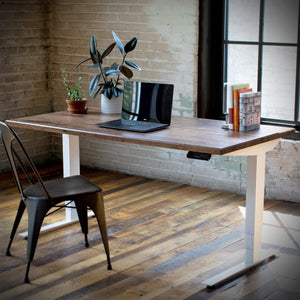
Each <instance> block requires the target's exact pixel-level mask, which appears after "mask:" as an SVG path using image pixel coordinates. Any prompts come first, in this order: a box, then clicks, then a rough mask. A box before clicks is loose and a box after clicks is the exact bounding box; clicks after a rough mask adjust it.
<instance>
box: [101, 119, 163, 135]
mask: <svg viewBox="0 0 300 300" xmlns="http://www.w3.org/2000/svg"><path fill="white" fill-rule="evenodd" d="M97 125H98V126H100V127H105V128H113V129H120V130H129V131H138V132H147V131H153V130H156V129H160V128H164V127H167V126H168V125H167V124H161V123H152V122H144V121H133V120H122V119H119V120H113V121H108V122H104V123H99V124H97Z"/></svg>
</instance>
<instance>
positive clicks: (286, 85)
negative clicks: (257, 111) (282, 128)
mask: <svg viewBox="0 0 300 300" xmlns="http://www.w3.org/2000/svg"><path fill="white" fill-rule="evenodd" d="M296 57H297V48H296V47H278V46H277V47H274V46H264V47H263V73H262V74H263V77H262V117H265V118H274V119H282V120H294V110H295V84H296Z"/></svg>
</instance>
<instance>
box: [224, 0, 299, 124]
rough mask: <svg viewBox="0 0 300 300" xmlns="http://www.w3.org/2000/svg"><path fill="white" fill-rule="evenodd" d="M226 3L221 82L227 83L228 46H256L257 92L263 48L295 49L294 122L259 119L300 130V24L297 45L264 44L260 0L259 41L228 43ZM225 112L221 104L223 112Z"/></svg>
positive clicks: (226, 7) (262, 14)
mask: <svg viewBox="0 0 300 300" xmlns="http://www.w3.org/2000/svg"><path fill="white" fill-rule="evenodd" d="M228 1H229V0H223V1H222V2H224V5H223V8H224V42H223V49H224V53H223V57H224V62H223V64H224V65H223V82H227V66H228V62H227V59H228V55H227V53H228V45H230V44H236V45H257V46H258V63H257V65H258V70H257V75H258V76H257V90H258V91H261V90H262V66H263V47H264V46H293V47H297V58H296V64H297V65H296V85H295V108H294V120H293V121H289V120H282V119H273V118H261V123H262V124H273V125H284V126H290V127H295V128H296V129H297V130H300V113H299V105H300V103H299V102H300V100H299V96H300V22H298V24H299V25H298V37H297V39H298V40H297V43H279V42H264V41H263V26H264V9H265V0H260V11H259V14H260V15H259V20H260V21H259V39H258V41H257V42H253V41H230V40H229V39H228V21H227V20H228ZM298 20H299V21H300V3H299V12H298ZM222 98H223V99H224V101H223V103H225V102H226V100H225V95H224V94H223V97H222ZM224 110H225V107H224V104H223V112H224Z"/></svg>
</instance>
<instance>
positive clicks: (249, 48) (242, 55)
mask: <svg viewBox="0 0 300 300" xmlns="http://www.w3.org/2000/svg"><path fill="white" fill-rule="evenodd" d="M257 60H258V46H253V45H228V67H227V81H228V82H230V83H232V84H234V83H249V84H250V87H251V88H252V89H253V91H256V90H257Z"/></svg>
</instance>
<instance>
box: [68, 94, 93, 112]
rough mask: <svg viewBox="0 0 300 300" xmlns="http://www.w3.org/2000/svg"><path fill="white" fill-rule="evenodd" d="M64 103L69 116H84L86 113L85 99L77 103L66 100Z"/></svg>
mask: <svg viewBox="0 0 300 300" xmlns="http://www.w3.org/2000/svg"><path fill="white" fill-rule="evenodd" d="M66 103H67V105H68V112H69V113H71V114H86V113H87V111H88V108H87V99H85V98H84V99H82V100H79V101H71V100H68V99H67V100H66Z"/></svg>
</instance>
